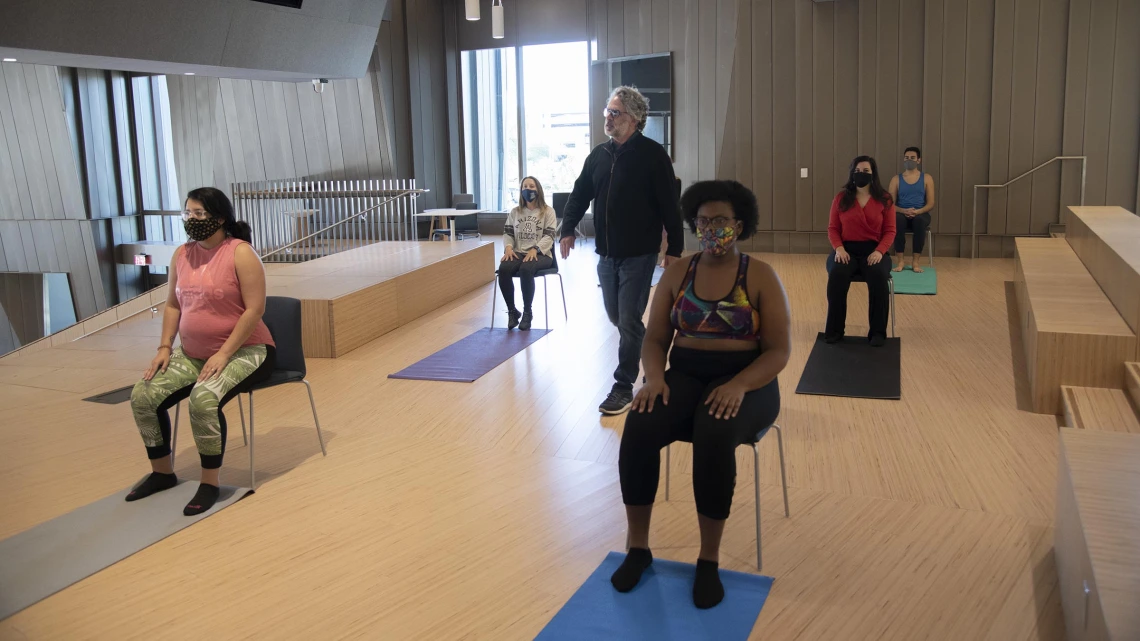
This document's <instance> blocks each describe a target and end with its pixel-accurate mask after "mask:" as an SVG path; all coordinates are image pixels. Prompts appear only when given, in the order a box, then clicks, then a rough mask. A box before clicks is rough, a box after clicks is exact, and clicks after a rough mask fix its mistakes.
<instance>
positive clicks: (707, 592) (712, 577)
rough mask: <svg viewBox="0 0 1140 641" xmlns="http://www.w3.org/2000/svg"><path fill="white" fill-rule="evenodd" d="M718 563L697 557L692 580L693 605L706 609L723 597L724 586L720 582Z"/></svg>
mask: <svg viewBox="0 0 1140 641" xmlns="http://www.w3.org/2000/svg"><path fill="white" fill-rule="evenodd" d="M718 566H719V564H718V563H716V562H715V561H706V560H704V559H697V578H696V580H695V581H693V605H695V606H697V607H698V608H700V609H702V610H707V609H708V608H711V607H713V606H715V605H716V604H718V603H720V602H721V600H722V599H724V586H723V585H722V584H721V582H720V571H719V569H718Z"/></svg>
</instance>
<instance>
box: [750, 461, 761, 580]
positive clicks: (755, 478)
mask: <svg viewBox="0 0 1140 641" xmlns="http://www.w3.org/2000/svg"><path fill="white" fill-rule="evenodd" d="M752 485H753V487H754V488H755V490H756V570H757V571H760V570H761V569H763V568H764V561H763V557H762V556H761V552H760V448H759V447H757V444H756V443H753V444H752Z"/></svg>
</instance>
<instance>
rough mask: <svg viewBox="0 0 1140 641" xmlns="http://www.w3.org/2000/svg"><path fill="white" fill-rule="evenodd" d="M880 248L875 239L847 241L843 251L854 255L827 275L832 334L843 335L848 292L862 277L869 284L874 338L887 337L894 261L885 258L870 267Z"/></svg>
mask: <svg viewBox="0 0 1140 641" xmlns="http://www.w3.org/2000/svg"><path fill="white" fill-rule="evenodd" d="M877 245H878V243H876V242H875V241H873V240H868V241H846V242H844V243H843V248H844V249H846V250H847V253H848V254H850V255H851V259H850V260H848V261H847V263H846V264H844V263H840V262H839V261H835V264H834V265H832V266H831V271H830V272H828V274H827V325H826V327H825V329H824V331H825V332H827V333H828V334H832V335H839V334H843V330H844V326H845V325H846V324H847V292H848V291H850V289H851V279H852V278H853V277H854V276H855V275H856V274H860V275H862V276H863V279H864V280H866V281H867V292H868V305H867V306H868V309H867V320H868V323H869V324H870V325H871V331H870V334H869V335H870V336H874V335H876V334H878V335H880V336H884V337H885V336H886V335H887V320H888V318H889V316H890V304H891V299H890V285H889V284H888V283H887V281H888V280H889V279H890V277H891V259H890V258H888V257H886V256H883V258H882V260H880V261H879V262H878V263H877V264H875V265H868V264H867V257H868V256H870V255H871V252H874V251H875V247H876V246H877Z"/></svg>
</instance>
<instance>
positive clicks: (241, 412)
mask: <svg viewBox="0 0 1140 641" xmlns="http://www.w3.org/2000/svg"><path fill="white" fill-rule="evenodd" d="M237 402H238V416H240V417H241V440H242V442H243V443H245V446H246V447H249V437H248V436H246V433H245V410H243V409H242V407H241V394H238V397H237Z"/></svg>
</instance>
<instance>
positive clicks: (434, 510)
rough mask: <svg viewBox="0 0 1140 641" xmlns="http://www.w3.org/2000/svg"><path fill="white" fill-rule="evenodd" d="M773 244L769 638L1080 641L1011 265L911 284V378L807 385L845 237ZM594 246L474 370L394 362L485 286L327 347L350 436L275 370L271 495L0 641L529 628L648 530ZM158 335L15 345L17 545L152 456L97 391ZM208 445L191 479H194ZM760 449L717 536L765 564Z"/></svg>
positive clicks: (907, 314)
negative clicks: (780, 430) (422, 368)
mask: <svg viewBox="0 0 1140 641" xmlns="http://www.w3.org/2000/svg"><path fill="white" fill-rule="evenodd" d="M761 258H763V259H765V260H769V261H771V263H772V264H773V266H774V267H775V268H776V270H777V272H778V273H779V274H780V276H781V278H782V279H783V282H784V284H785V286H786V288H787V289H788V292H789V298H790V301H791V306H792V320H793V328H792V329H793V354H792V359H791V362H790V363H789V365H788V368H787V370H786V371H785V372H784V373H783V375H782V376H781V377H780V383H781V388H782V391H783V408H782V411H781V415H780V422H781V424H782V425H783V426H784V441H785V443H784V445H785V448H786V452H787V472H788V482H789V484H790V486H791V489H790V499H791V510H792V516H791V518H784V517H783V511H782V505H781V501H780V489H779V478H780V476H779V466H778V464H777V459H776V448H775V444H774V443H765V444H764V445H762V446H761V456H762V459H761V465H762V468H761V479H760V481H761V491H762V494H763V500H764V509H763V533H764V537H763V538H764V560H765V567H764V573H765V574H768V575H771V576H773V577H775V579H776V581H775V584H774V587H773V589H772V593H771V596H770V598H769V600H768V603H767V605H765V607H764V610H763V611H762V612H761V614H760V617H759V619H758V621H757V622H756V627H755V629H754V632H753V635H752V638H753V639H765V640H777V641H800V640H815V639H820V640H828V641H846V640H858V641H861V640H874V641H884V640H895V639H898V640H905V641H916V640H923V641H937V640H942V639H946V640H953V641H964V640H970V641H977V640H989V641H1060V640H1061V639H1063V638H1064V635H1065V631H1064V624H1063V622H1062V620H1061V608H1060V605H1059V599H1058V581H1057V573H1056V570H1055V566H1054V560H1053V549H1052V546H1053V521H1054V516H1055V509H1054V504H1055V501H1056V498H1055V497H1056V492H1057V490H1056V487H1057V486H1056V482H1057V469H1058V458H1057V456H1058V454H1057V452H1058V440H1057V426H1056V419H1055V417H1051V416H1044V415H1040V414H1033V413H1029V412H1023V411H1018V409H1017V401H1016V393H1017V392H1016V390H1017V386H1016V384H1015V376H1014V365H1013V357H1014V354H1013V353H1012V352H1011V347H1010V332H1009V323H1010V319H1009V315H1008V312H1007V307H1006V305H1007V288H1006V283H1007V281H1012V280H1013V279H1014V263H1013V261H1012V260H998V259H985V260H977V261H972V262H971V261H969V260H966V259H953V258H945V259H944V258H939V260H938V277H939V289H938V295H937V296H899V297H898V300H897V311H898V334H899V336H900V337H901V338H902V341H903V356H902V389H903V395H902V400H901V401H873V400H861V399H846V398H829V397H822V396H800V395H796V394H794V393H793V391H794V389H795V387H796V383H797V381H798V379H799V376H800V373H801V372H802V371H803V367H804V363H805V361H806V359H807V356H808V353H809V352H810V350H811V347H812V344H813V341H814V340H815V337H816V332H818V331H819V330H820V328H821V327H822V326H823V320H824V314H825V310H826V299H825V296H824V291H825V287H826V277H825V276H824V270H823V268H822V264H823V257H822V256H795V255H762V256H761ZM595 264H596V263H595V257H594V255H593V253H592V247H588V248H586V249H585V251H583V250H581V249H579V250H576V251H575V253H574V254H573V255H571V257H570V259H569V260H566V261H559V267H560V268H561V270H562V272H563V276H564V279H565V282H566V288H567V300H568V302H569V306H570V320H569V322H568V323H565V322H563V320H562V310H561V309H558V310H557V313H556V314H555V313H554V312H553V310H552V314H551V315H552V316H553V318H552V324H553V327H554V331H553V332H551V333H550V334H549V335H548V336H546V337H544V338H543V339H542V340H540V341H538V342H537V343H535V344H534V345H533V346H531V347H530V348H529V349H527V350H526V351H524V352H522V353H520V354H518V355H516V356H515V357H514V358H512V359H511V360H509V361H508V362H506V363H504V364H503V365H502V366H500V367H498V368H496V369H495V370H493V371H492V372H490V373H488V374H487V375H486V376H484V377H483V378H481V379H480V380H478V381H476V382H475V383H472V384H456V383H438V382H431V381H405V380H390V379H387V378H385V377H386V376H387V374H388V373H391V372H394V371H397V370H399V369H401V368H403V367H405V366H407V365H409V364H410V363H413V362H415V361H416V360H418V359H421V358H423V357H425V356H427V355H429V354H431V353H432V352H434V351H436V350H438V349H440V348H442V347H444V346H446V345H448V344H450V343H452V342H454V341H455V340H456V339H457V338H459V337H461V336H464V335H466V334H468V333H470V332H472V331H474V330H476V329H478V328H481V327H485V326H486V325H487V310H488V306H489V302H490V296H491V291H492V289H491V288H492V285H490V284H488V285H486V286H483V287H481V288H479V289H478V290H476V291H473V292H471V293H470V294H467V295H464V296H456V297H454V298H452V299H448V300H443V301H441V303H442V306H441V307H440V308H439V309H437V310H436V311H434V312H431V313H429V314H427V315H426V316H423V317H421V318H420V319H419V320H418V321H416V322H415V323H413V324H410V325H404V326H402V327H398V328H396V329H394V330H393V331H391V332H389V333H388V334H385V335H383V336H381V337H380V338H378V339H376V340H374V341H372V342H370V343H367V344H365V345H363V346H362V347H360V348H359V349H356V350H355V351H353V352H351V353H349V354H346V355H344V356H342V357H340V358H337V359H312V360H311V361H310V363H309V379H310V380H311V381H312V384H313V391H314V394H315V396H316V401H317V406H318V409H319V411H320V413H321V424H322V427H323V428H324V430H325V437H326V440H327V442H328V457H327V458H322V457H321V455H320V450H319V449H318V447H317V442H316V437H315V436H314V434H313V426H312V423H311V420H312V417H311V415H310V414H309V413H308V399H307V397H306V395H305V392H304V390H303V389H302V388H300V387H299V386H294V387H293V388H292V389H291V388H290V387H285V388H278V389H273V390H268V391H265V392H260V393H259V396H260V397H263V399H262V400H260V401H259V402H258V410H257V412H258V425H259V426H261V428H260V429H259V430H258V435H257V441H256V443H257V461H258V478H259V480H260V479H263V481H262V485H261V487H259V488H258V491H257V493H256V494H255V495H253V496H251V497H249V498H247V499H245V500H243V501H241V502H240V503H238V504H237V505H235V506H233V507H230V508H227V509H226V510H225V511H223V512H221V513H219V514H217V515H215V516H211V517H210V518H208V519H206V520H204V521H202V522H201V523H198V524H195V525H194V526H193V527H190V528H188V529H186V530H183V531H181V532H179V533H177V534H175V535H174V536H171V537H169V538H168V539H165V540H163V541H161V542H159V543H157V544H156V545H153V546H151V547H150V548H147V549H145V550H143V551H141V552H139V553H137V554H135V555H133V556H131V557H130V558H127V559H125V560H123V561H121V562H120V563H117V564H115V565H114V566H112V567H110V568H108V569H106V570H104V571H102V572H99V573H98V574H96V575H94V576H92V577H90V578H88V579H86V580H84V581H82V582H80V583H78V584H76V585H74V586H72V587H70V588H68V589H66V590H64V591H62V592H60V593H59V594H56V595H54V596H52V597H49V598H48V599H46V600H44V601H42V602H40V603H38V604H36V605H34V606H32V607H30V608H28V609H27V610H25V611H23V612H20V613H18V614H16V615H15V616H13V617H11V618H9V619H6V620H4V621H0V639H76V638H82V639H115V640H122V639H151V638H156V637H162V638H168V639H187V638H203V637H212V638H219V639H246V638H256V639H347V638H355V639H369V640H371V639H384V640H389V639H391V640H400V641H402V640H405V639H424V640H432V641H438V640H441V639H449V640H450V639H488V640H490V639H493V640H495V641H513V640H516V639H519V640H523V639H533V638H534V636H535V635H536V634H537V633H538V631H539V630H541V629H542V627H543V626H544V625H545V624H546V622H547V621H549V620H550V618H551V617H552V616H553V615H554V613H555V612H556V611H557V610H558V608H560V607H561V606H562V605H563V604H564V603H565V602H566V600H567V599H568V598H570V595H572V594H573V593H574V591H575V590H576V589H577V588H578V586H579V585H581V583H582V581H583V580H584V579H585V578H586V577H587V576H588V575H589V574H590V573H591V572H592V571H593V570H594V568H596V567H597V565H598V563H599V562H601V560H602V559H603V558H604V556H605V555H606V552H607V551H609V550H621V549H622V545H623V542H624V540H625V517H624V510H623V508H622V505H621V495H620V491H619V488H618V472H617V465H616V461H617V455H618V443H619V442H620V438H621V432H622V425H623V422H624V418H623V417H614V418H608V417H601V416H600V415H599V414H598V412H597V406H598V403H599V402H600V401H601V400H602V399H603V398H604V397H605V394H606V393H607V392H608V391H609V387H610V384H611V382H612V378H611V377H612V373H613V369H614V366H615V364H616V354H617V343H618V337H617V331H616V329H615V328H613V327H612V326H611V325H610V324H609V323H608V321H607V320H606V315H605V312H604V311H603V309H602V302H601V295H600V293H599V292H598V288H597V278H596V274H595ZM552 286H553V287H555V288H557V283H555V284H554V285H552ZM540 289H541V285H540ZM541 295H542V292H541V291H539V292H538V296H541ZM499 309H500V313H502V306H501V302H500V308H499ZM537 309H538V310H539V311H540V312H541V305H539V306H538V307H537ZM866 309H867V308H866V288H865V287H860V286H854V287H852V290H851V304H850V318H849V326H848V333H849V334H851V335H857V334H859V333H860V332H863V331H865V330H866ZM543 322H544V319H542V318H541V317H537V318H536V319H535V324H536V326H543ZM158 331H159V328H158V324H157V321H156V320H151V319H150V318H149V315H146V316H143V317H140V318H138V319H135V320H133V321H130V322H127V323H124V324H120V325H119V326H118V327H114V328H110V329H108V330H104V331H102V332H99V333H98V334H96V335H94V336H91V337H88V338H85V339H83V340H80V341H78V342H76V343H70V344H68V345H67V346H66V347H63V348H61V347H53V348H50V349H45V350H42V351H40V352H36V353H32V354H28V355H26V356H20V357H18V358H15V359H0V408H3V409H2V410H0V411H2V413H0V439H2V441H0V442H3V443H4V452H5V455H4V456H3V457H0V486H2V488H3V491H2V492H0V514H2V515H3V517H2V518H0V537H7V536H11V535H12V534H14V533H16V532H20V531H22V530H25V529H27V528H29V527H32V526H33V525H36V524H38V523H41V522H43V521H45V520H47V519H51V518H53V517H55V516H58V515H60V514H63V513H65V512H68V511H70V510H73V509H75V508H77V507H80V506H83V505H86V504H89V503H91V502H93V501H95V500H98V499H100V498H103V497H105V496H107V495H109V494H111V493H112V492H115V491H117V490H120V489H122V488H123V487H126V486H128V485H130V484H131V483H134V482H135V481H137V480H138V479H139V478H140V477H141V476H142V475H143V474H144V473H145V472H146V471H147V469H148V467H147V463H146V460H145V456H144V451H143V447H142V444H141V442H140V439H139V436H138V434H137V432H136V430H135V427H134V424H133V422H132V420H131V417H130V411H129V409H128V407H127V406H126V405H97V404H93V403H87V402H83V401H82V400H80V399H82V398H83V397H85V396H90V395H91V394H93V393H95V392H99V391H103V390H106V389H109V388H112V387H117V386H121V385H125V384H128V383H130V382H133V381H134V380H136V379H137V377H138V376H139V374H140V373H141V372H142V370H143V369H144V368H145V366H146V363H147V362H148V361H149V359H150V357H151V355H152V354H153V353H154V345H155V339H156V337H157V335H158ZM236 409H237V408H236V407H233V408H232V419H233V420H232V421H231V425H236V424H237V411H236ZM228 411H229V410H228ZM235 433H236V434H235ZM189 441H190V439H185V440H180V442H179V445H180V446H181V447H182V448H183V449H181V450H180V451H179V456H178V461H179V464H178V472H179V474H180V475H183V476H185V477H187V478H191V479H195V478H196V476H195V475H196V474H197V465H198V462H197V461H198V459H197V457H196V456H194V455H193V449H192V445H191V444H190V442H189ZM247 460H248V459H247V458H246V456H245V449H244V447H243V446H242V441H241V435H240V433H239V431H238V430H233V431H231V434H230V442H229V453H228V456H227V459H226V463H225V466H224V468H223V471H222V478H223V481H224V482H231V483H232V482H238V481H240V480H241V479H244V478H246V477H247V471H246V470H247V468H246V467H245V465H246V461H247ZM673 465H674V469H673V470H672V479H673V500H672V501H670V502H668V503H665V502H664V497H663V493H664V490H663V489H662V490H661V492H662V495H661V496H660V497H659V499H660V500H659V502H658V507H657V509H656V510H655V511H654V515H653V527H652V536H651V543H652V546H653V552H654V554H655V555H656V556H658V557H660V558H666V559H673V560H680V561H685V562H689V563H691V562H693V561H694V560H695V559H696V556H697V551H698V544H699V538H698V534H697V524H696V515H695V513H694V505H693V501H692V495H691V492H690V490H689V487H690V485H691V476H690V474H689V472H690V466H691V457H690V456H689V448H688V446H686V445H677V446H675V447H674V450H673ZM751 467H752V463H751V452H750V451H747V448H741V449H740V450H739V452H738V469H739V474H738V476H737V485H736V497H735V499H734V502H733V513H732V516H731V518H730V519H729V521H728V524H727V526H726V528H725V534H724V544H723V549H722V553H721V566H722V567H724V568H727V569H731V570H740V571H744V572H754V571H755V565H754V564H755V538H754V536H755V535H754V527H755V526H754V522H753V519H754V513H753V507H752V487H753V486H752V483H753V481H752V473H751Z"/></svg>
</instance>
